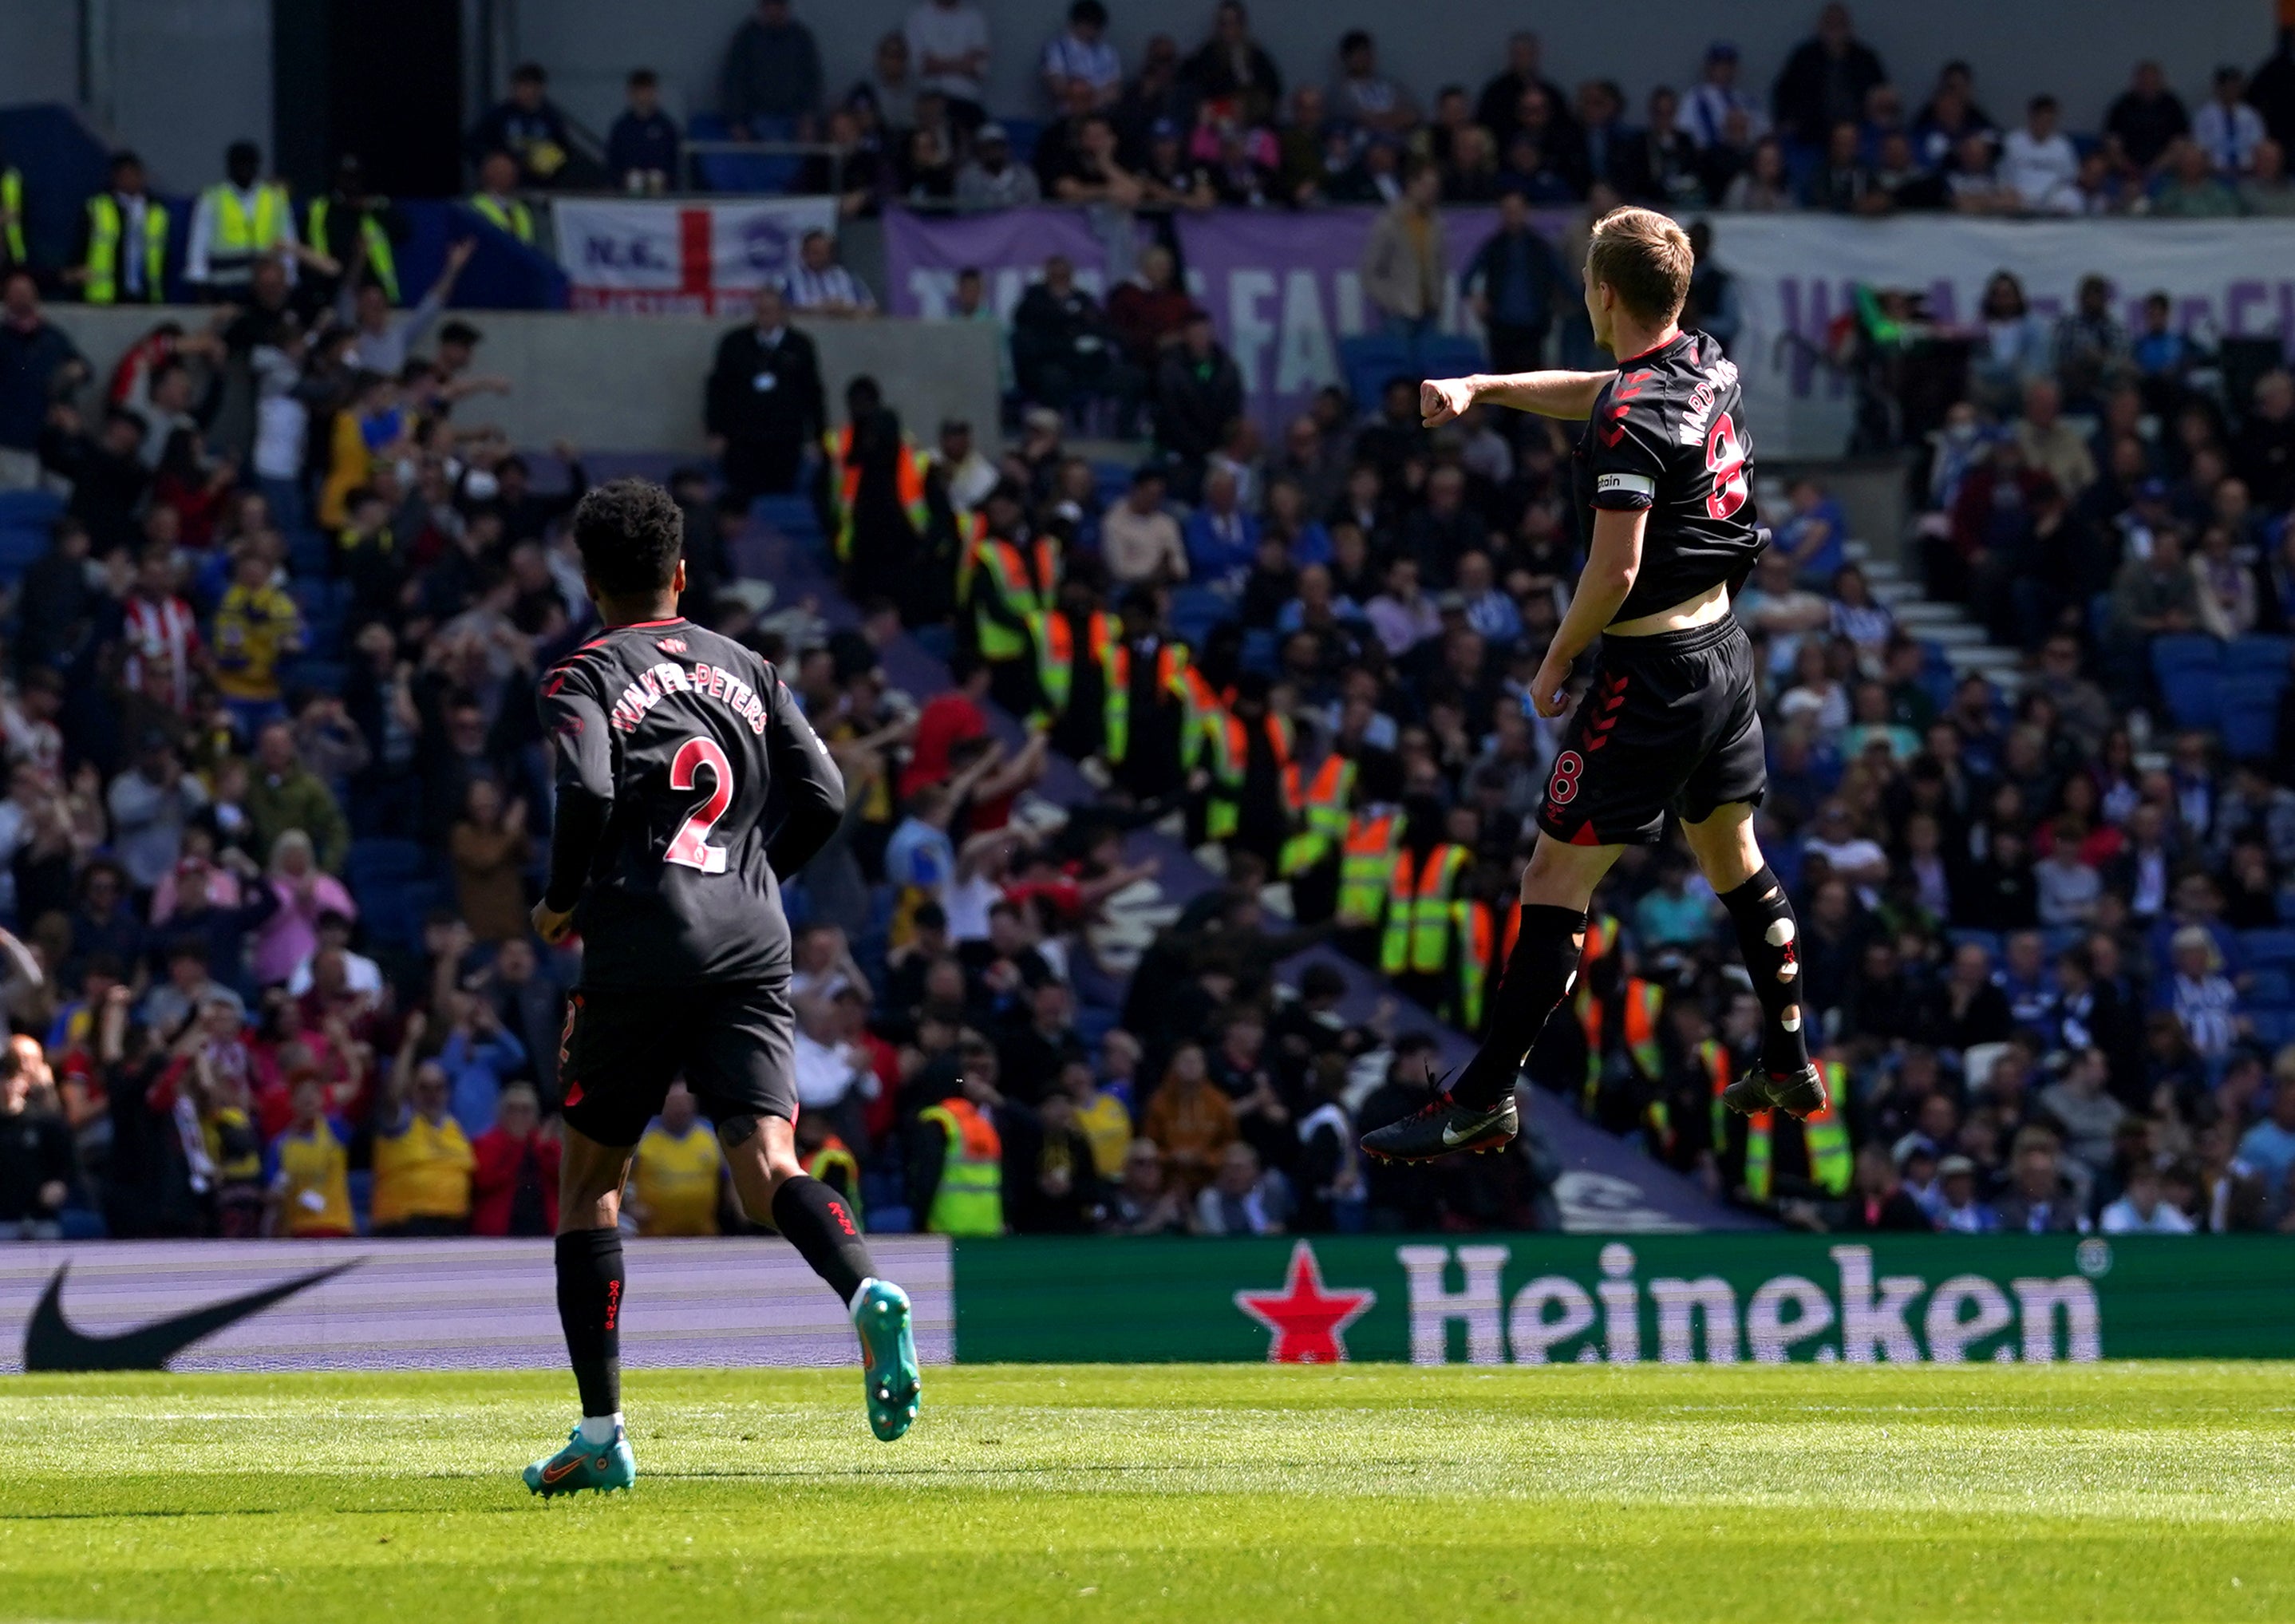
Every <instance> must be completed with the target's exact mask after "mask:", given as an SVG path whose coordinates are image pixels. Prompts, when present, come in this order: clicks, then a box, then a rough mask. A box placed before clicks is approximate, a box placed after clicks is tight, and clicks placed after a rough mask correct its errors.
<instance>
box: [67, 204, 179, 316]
mask: <svg viewBox="0 0 2295 1624" xmlns="http://www.w3.org/2000/svg"><path fill="white" fill-rule="evenodd" d="M126 219H127V216H126V213H125V211H124V210H122V209H121V208H120V207H119V200H118V198H116V197H114V196H112V195H111V193H110V192H97V193H96V194H95V195H94V197H92V198H90V199H88V200H87V266H86V270H87V280H86V282H84V283H82V284H81V287H80V297H81V298H84V299H86V301H87V302H88V303H89V304H91V305H114V304H118V302H119V282H120V275H119V272H120V266H121V264H122V261H121V257H120V249H121V243H120V238H121V236H122V235H123V234H125V233H126V230H127V225H126ZM127 252H128V253H130V254H141V255H142V256H143V298H145V300H146V301H148V302H149V303H151V304H154V305H157V304H159V303H161V302H163V301H164V300H165V299H166V298H167V288H166V286H165V285H164V283H165V280H166V273H167V208H165V207H164V206H163V205H162V204H161V203H160V201H159V199H157V198H149V197H147V198H145V199H144V200H143V241H141V242H137V243H134V244H131V245H128V247H127Z"/></svg>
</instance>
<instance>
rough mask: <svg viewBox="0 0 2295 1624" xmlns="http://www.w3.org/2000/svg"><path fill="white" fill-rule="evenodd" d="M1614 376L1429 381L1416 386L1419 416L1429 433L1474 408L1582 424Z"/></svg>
mask: <svg viewBox="0 0 2295 1624" xmlns="http://www.w3.org/2000/svg"><path fill="white" fill-rule="evenodd" d="M1616 376H1617V373H1615V372H1614V371H1611V372H1512V373H1490V372H1476V373H1475V374H1474V376H1473V377H1471V378H1430V379H1427V380H1426V381H1425V382H1424V383H1422V384H1420V385H1419V386H1418V415H1419V418H1420V420H1421V421H1422V422H1423V423H1424V424H1425V427H1426V428H1440V427H1441V426H1442V424H1444V423H1447V422H1449V421H1450V420H1452V419H1453V418H1456V417H1458V416H1461V415H1462V414H1464V413H1465V412H1466V409H1467V408H1468V407H1470V406H1474V405H1476V404H1488V405H1493V406H1511V407H1513V408H1514V409H1515V411H1517V412H1537V413H1538V414H1539V415H1540V417H1558V418H1566V419H1569V420H1572V421H1577V420H1583V419H1586V418H1589V417H1591V416H1592V415H1593V414H1594V397H1595V396H1597V395H1599V394H1601V392H1602V387H1603V386H1604V385H1605V384H1606V383H1608V382H1609V381H1610V379H1613V378H1615V377H1616Z"/></svg>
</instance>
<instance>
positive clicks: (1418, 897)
mask: <svg viewBox="0 0 2295 1624" xmlns="http://www.w3.org/2000/svg"><path fill="white" fill-rule="evenodd" d="M1465 872H1466V847H1464V846H1460V845H1438V846H1436V847H1435V848H1434V849H1433V851H1431V852H1429V853H1426V859H1425V861H1424V862H1423V863H1421V864H1420V865H1419V866H1418V871H1417V876H1416V877H1415V879H1414V877H1413V875H1412V873H1411V861H1410V853H1409V852H1408V851H1407V850H1406V851H1401V852H1397V853H1395V854H1394V877H1393V883H1392V884H1391V885H1389V886H1388V887H1387V900H1386V934H1385V936H1384V939H1383V940H1382V941H1381V942H1380V943H1379V951H1378V967H1379V968H1380V969H1381V970H1382V971H1384V973H1385V974H1387V975H1401V974H1403V972H1405V971H1406V970H1413V971H1416V972H1417V973H1418V974H1419V975H1441V974H1442V968H1443V967H1444V966H1445V965H1447V964H1448V963H1449V962H1450V928H1451V918H1450V898H1451V894H1452V893H1453V892H1454V891H1456V890H1457V889H1458V877H1459V876H1460V875H1462V874H1464V873H1465Z"/></svg>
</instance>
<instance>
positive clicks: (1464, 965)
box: [1458, 898, 1522, 1033]
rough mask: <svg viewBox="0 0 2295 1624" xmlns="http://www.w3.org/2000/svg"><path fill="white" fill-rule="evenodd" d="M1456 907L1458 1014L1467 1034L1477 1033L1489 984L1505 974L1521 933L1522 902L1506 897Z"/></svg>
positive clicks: (1480, 1025) (1461, 903) (1464, 903)
mask: <svg viewBox="0 0 2295 1624" xmlns="http://www.w3.org/2000/svg"><path fill="white" fill-rule="evenodd" d="M1458 934H1459V939H1460V941H1461V942H1462V943H1464V944H1465V945H1464V948H1463V950H1462V951H1460V953H1459V955H1458V1014H1459V1016H1460V1018H1461V1020H1462V1021H1463V1022H1464V1023H1465V1024H1466V1031H1467V1032H1469V1033H1479V1032H1481V1031H1482V1008H1483V1006H1484V1003H1485V1001H1486V999H1487V996H1488V994H1489V992H1490V986H1491V981H1492V980H1493V979H1495V978H1499V977H1503V976H1504V975H1505V974H1506V965H1507V959H1511V958H1513V957H1514V943H1515V937H1516V936H1519V935H1520V934H1522V904H1521V903H1520V902H1516V901H1515V900H1513V899H1512V898H1509V899H1507V901H1506V902H1502V903H1498V904H1495V905H1493V904H1491V903H1489V902H1460V903H1459V904H1458Z"/></svg>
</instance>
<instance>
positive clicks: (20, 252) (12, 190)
mask: <svg viewBox="0 0 2295 1624" xmlns="http://www.w3.org/2000/svg"><path fill="white" fill-rule="evenodd" d="M0 208H4V209H6V210H7V211H8V224H7V226H6V228H5V230H4V231H0V244H4V245H6V247H7V249H8V263H9V264H10V265H23V264H25V263H27V261H28V260H29V258H30V256H29V255H28V254H26V253H25V252H24V172H23V171H22V170H21V169H19V168H17V167H15V166H14V165H13V164H11V165H9V166H8V167H6V168H5V169H0Z"/></svg>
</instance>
